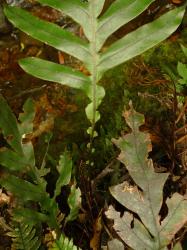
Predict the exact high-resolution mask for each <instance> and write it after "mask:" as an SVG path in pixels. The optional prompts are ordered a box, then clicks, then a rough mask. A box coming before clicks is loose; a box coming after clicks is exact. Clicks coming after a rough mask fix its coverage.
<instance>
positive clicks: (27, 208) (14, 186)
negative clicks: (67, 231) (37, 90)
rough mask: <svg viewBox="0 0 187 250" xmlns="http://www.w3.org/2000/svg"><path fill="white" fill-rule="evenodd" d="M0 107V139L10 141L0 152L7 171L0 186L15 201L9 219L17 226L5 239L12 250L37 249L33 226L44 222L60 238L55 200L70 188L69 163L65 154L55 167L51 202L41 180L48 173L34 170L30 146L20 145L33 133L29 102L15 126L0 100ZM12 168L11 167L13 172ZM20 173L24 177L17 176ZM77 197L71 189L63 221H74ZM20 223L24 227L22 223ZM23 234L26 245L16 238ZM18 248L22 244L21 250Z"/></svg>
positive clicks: (32, 111)
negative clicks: (0, 135) (12, 240)
mask: <svg viewBox="0 0 187 250" xmlns="http://www.w3.org/2000/svg"><path fill="white" fill-rule="evenodd" d="M0 104H1V105H0V110H2V115H1V119H0V127H1V128H2V131H3V135H4V138H5V139H7V137H8V138H9V137H10V135H11V140H12V141H13V142H12V141H7V143H8V144H9V145H10V146H11V148H5V149H4V150H3V151H2V152H0V164H2V165H4V166H5V167H6V170H7V173H6V175H4V176H3V177H1V179H0V184H1V185H2V186H3V187H4V188H6V190H8V191H10V192H11V193H13V194H14V196H15V197H16V198H17V202H16V204H17V206H16V207H15V209H14V211H13V218H14V220H16V221H17V222H19V227H18V229H16V231H15V230H14V231H15V232H17V231H18V232H17V234H16V233H15V236H14V234H13V233H12V234H9V236H11V237H15V238H16V239H15V246H17V248H16V249H37V248H36V247H37V243H35V241H36V239H38V238H34V234H35V230H34V229H33V226H35V225H41V223H44V222H45V223H47V224H48V226H49V227H50V228H51V229H53V230H55V231H56V234H57V237H58V236H59V234H60V226H61V225H60V223H59V222H58V215H59V209H58V204H57V202H56V197H57V196H59V195H60V193H61V188H62V187H63V186H64V185H69V184H70V181H71V173H72V160H71V158H70V156H69V154H68V153H67V152H65V153H64V154H62V155H61V156H60V161H59V165H58V166H57V171H58V174H59V175H58V179H57V182H56V188H55V190H54V196H53V197H52V198H51V197H50V196H49V194H48V193H47V191H46V184H47V183H46V180H45V176H46V174H47V173H49V171H50V170H49V169H47V168H45V164H42V166H41V167H40V168H37V167H36V166H35V157H34V150H33V146H32V143H31V142H30V141H28V142H25V143H23V142H22V138H23V135H24V136H27V134H28V133H30V132H32V130H33V123H32V122H33V119H34V116H35V112H34V104H33V102H32V101H31V99H29V100H27V102H26V103H25V105H24V108H23V110H24V112H23V113H22V114H20V116H19V120H20V123H18V122H17V120H16V117H15V116H14V114H13V113H12V111H11V109H10V108H9V106H8V105H7V103H6V101H5V100H4V98H3V97H1V98H0ZM7 117H8V118H9V119H10V120H9V121H8V123H7V127H6V129H4V127H3V126H5V122H6V121H7V120H6V119H7ZM9 124H10V126H9ZM14 133H15V134H14ZM14 136H17V137H16V138H18V139H19V140H18V139H17V140H15V139H14ZM17 145H18V149H19V148H20V150H19V151H16V150H14V148H15V147H16V146H17ZM5 152H6V155H5ZM2 154H3V157H2ZM12 155H13V157H14V158H13V161H15V163H14V164H15V165H11V164H9V163H10V157H12ZM18 157H22V158H21V159H22V164H21V165H19V163H20V162H19V161H18V160H17V159H19V158H18ZM12 166H14V168H13V167H12ZM15 170H16V172H15ZM18 170H19V172H18ZM17 172H18V173H17ZM23 173H24V175H21V174H23ZM80 195H81V193H80V189H78V188H76V187H75V186H74V185H73V186H72V188H71V192H70V196H69V200H68V204H69V206H70V213H69V215H68V217H67V221H69V220H74V219H76V217H77V215H78V211H79V207H80V202H81V200H80ZM18 204H19V206H18ZM33 205H34V206H33ZM23 221H24V224H23V223H22V222H23ZM26 225H28V226H26ZM28 232H30V233H31V234H30V238H29V237H27V236H28ZM23 233H25V238H23V241H26V242H20V239H19V237H21V236H22V234H23ZM29 240H32V242H30V243H31V244H30V247H31V248H28V247H27V246H28V244H29ZM16 244H17V245H16ZM21 244H23V247H22V246H21ZM24 244H25V245H24ZM32 244H33V245H32ZM34 244H36V245H34ZM18 246H19V247H18ZM24 246H25V247H24Z"/></svg>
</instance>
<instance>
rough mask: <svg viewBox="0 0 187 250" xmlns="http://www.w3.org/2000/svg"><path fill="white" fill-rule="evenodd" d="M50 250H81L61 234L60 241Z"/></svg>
mask: <svg viewBox="0 0 187 250" xmlns="http://www.w3.org/2000/svg"><path fill="white" fill-rule="evenodd" d="M50 250H81V249H80V248H78V247H77V246H75V245H74V244H73V241H72V240H69V239H68V238H67V237H66V236H64V235H63V234H61V236H60V238H59V240H56V241H55V243H54V244H53V246H52V248H51V249H50Z"/></svg>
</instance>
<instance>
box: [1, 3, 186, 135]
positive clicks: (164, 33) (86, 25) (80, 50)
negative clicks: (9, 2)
mask: <svg viewBox="0 0 187 250" xmlns="http://www.w3.org/2000/svg"><path fill="white" fill-rule="evenodd" d="M38 2H40V3H41V4H44V5H47V6H50V7H53V8H55V9H57V10H59V11H62V12H63V13H65V14H66V15H68V16H70V17H71V18H72V19H74V20H75V22H77V23H79V24H80V25H81V26H82V28H83V31H84V34H85V36H86V38H87V41H85V40H83V39H81V38H78V37H77V36H75V35H73V34H71V33H70V32H69V31H66V30H64V29H62V28H60V27H59V26H57V25H55V24H52V23H49V22H46V21H42V20H39V19H38V18H37V17H34V16H32V15H31V14H29V13H28V12H26V11H24V10H21V9H19V8H16V7H6V8H5V14H6V16H7V17H8V19H9V20H10V21H11V22H12V23H13V24H14V25H15V26H16V27H17V28H19V29H21V30H22V31H24V32H26V33H27V34H29V35H31V36H32V37H34V38H36V39H38V40H40V41H42V42H45V43H46V44H49V45H51V46H53V47H54V48H56V49H58V50H61V51H64V52H66V53H68V54H70V55H72V56H74V57H76V58H78V59H79V60H80V61H82V62H83V63H84V65H85V67H86V68H87V69H88V71H89V73H90V76H83V74H81V73H80V74H79V73H78V72H77V71H74V70H71V69H69V68H67V67H64V66H61V65H57V64H54V63H49V62H46V61H43V60H38V59H33V58H30V59H22V60H21V61H20V66H21V67H22V68H23V69H24V70H25V71H26V72H28V73H29V74H31V75H33V76H36V77H39V78H41V79H44V80H49V81H54V82H58V83H61V84H65V85H67V86H70V87H74V88H79V89H81V90H83V91H84V93H85V94H86V95H87V96H88V98H89V99H90V103H89V105H88V106H87V107H86V115H87V118H88V119H89V121H90V123H91V127H90V128H89V129H88V133H89V134H90V135H91V138H93V137H94V136H95V135H96V134H95V133H94V128H95V123H96V122H97V121H98V120H99V119H100V115H99V112H98V107H99V105H100V103H101V101H102V99H103V97H104V95H105V91H104V88H103V87H102V86H100V85H99V81H100V79H101V77H102V76H103V74H104V72H105V71H106V70H108V69H111V68H112V67H115V66H117V65H119V64H121V63H123V62H125V61H127V60H129V59H131V58H132V57H134V56H137V55H139V54H141V53H142V52H144V51H145V50H147V49H149V48H151V47H153V46H155V45H156V44H158V43H159V42H161V41H162V40H164V39H166V38H167V37H168V36H169V35H170V34H171V33H172V32H174V31H175V30H176V29H177V27H178V26H179V24H180V22H181V20H182V17H183V14H184V10H185V6H183V7H180V8H176V9H174V10H172V11H169V12H168V13H166V14H165V15H163V16H161V17H160V18H158V20H155V21H153V22H152V23H148V24H146V25H144V26H143V27H142V28H139V29H137V30H135V31H133V32H131V33H130V34H129V35H127V36H125V37H124V38H122V39H120V40H119V41H117V42H115V43H114V44H112V45H111V46H110V47H109V48H107V50H106V51H105V52H102V47H103V44H104V43H105V41H106V39H107V38H108V37H109V36H110V35H112V33H113V32H115V31H116V30H117V29H119V28H120V27H121V26H123V25H124V24H127V23H128V22H129V21H131V20H133V19H134V18H135V17H137V16H138V15H140V14H141V13H142V12H143V11H144V10H145V9H146V8H147V7H148V6H149V5H150V4H151V3H152V2H153V0H141V1H140V0H116V1H114V2H113V3H112V4H111V6H110V7H109V8H108V10H107V11H106V12H105V13H102V10H103V6H104V3H105V1H104V0H88V1H85V2H83V1H81V0H63V1H61V0H38ZM28 20H29V22H28ZM37 65H38V68H36V66H37ZM50 68H51V69H50Z"/></svg>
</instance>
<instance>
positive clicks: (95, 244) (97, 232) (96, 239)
mask: <svg viewBox="0 0 187 250" xmlns="http://www.w3.org/2000/svg"><path fill="white" fill-rule="evenodd" d="M102 228H103V224H102V210H101V211H100V213H99V215H98V217H97V219H96V221H95V224H94V234H93V237H92V239H91V241H90V248H91V249H93V250H98V249H99V246H100V241H101V231H102Z"/></svg>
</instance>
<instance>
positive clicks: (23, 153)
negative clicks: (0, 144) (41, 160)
mask: <svg viewBox="0 0 187 250" xmlns="http://www.w3.org/2000/svg"><path fill="white" fill-rule="evenodd" d="M32 106H33V103H32V100H31V99H28V101H27V102H26V103H25V105H24V108H23V109H24V113H23V114H21V116H20V121H21V122H22V123H21V125H20V124H19V123H18V122H17V120H16V117H15V116H14V115H13V113H12V112H11V109H10V107H9V106H8V104H7V103H6V101H5V99H4V98H3V97H2V96H0V113H1V118H0V128H1V129H2V133H3V135H4V138H5V139H6V141H7V144H8V145H9V147H6V148H5V147H4V148H2V149H1V151H0V162H1V164H2V165H3V166H4V167H6V168H8V169H9V170H11V171H23V170H24V169H25V168H27V167H33V166H34V164H35V161H34V151H33V147H32V144H31V143H27V144H23V143H22V140H23V138H24V136H25V133H31V132H32V125H29V126H28V123H30V124H32V122H33V119H34V110H32ZM28 111H29V116H28V117H27V113H28Z"/></svg>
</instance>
